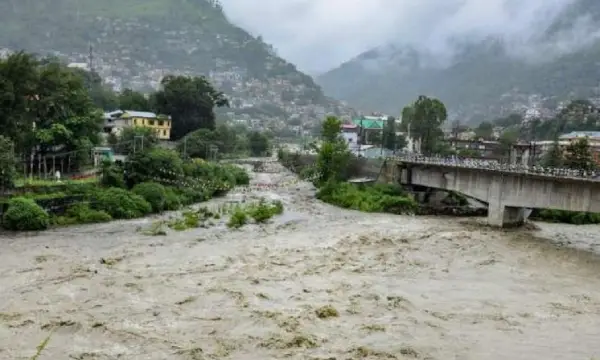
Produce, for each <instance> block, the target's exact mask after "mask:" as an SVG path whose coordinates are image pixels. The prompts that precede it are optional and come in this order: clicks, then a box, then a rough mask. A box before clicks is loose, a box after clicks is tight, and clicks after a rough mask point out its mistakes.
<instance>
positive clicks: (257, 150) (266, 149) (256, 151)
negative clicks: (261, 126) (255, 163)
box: [248, 131, 271, 156]
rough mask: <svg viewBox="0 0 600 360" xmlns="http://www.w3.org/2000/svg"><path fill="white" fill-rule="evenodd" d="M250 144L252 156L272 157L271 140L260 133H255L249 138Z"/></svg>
mask: <svg viewBox="0 0 600 360" xmlns="http://www.w3.org/2000/svg"><path fill="white" fill-rule="evenodd" d="M248 140H249V143H250V154H251V155H252V156H270V155H271V151H270V150H271V144H270V142H269V138H268V137H267V136H266V135H265V134H263V133H261V132H258V131H253V132H251V133H250V135H249V136H248Z"/></svg>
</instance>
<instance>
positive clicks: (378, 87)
mask: <svg viewBox="0 0 600 360" xmlns="http://www.w3.org/2000/svg"><path fill="white" fill-rule="evenodd" d="M584 26H585V27H586V28H593V27H595V28H596V29H600V1H597V0H577V1H575V2H574V3H573V4H572V5H571V6H570V7H567V8H566V9H565V10H564V12H563V13H562V14H560V15H559V16H558V17H557V18H556V20H555V21H554V22H552V23H551V24H550V26H549V27H548V28H547V29H545V31H544V32H542V33H541V34H539V35H538V36H537V37H536V38H535V39H530V41H529V42H528V43H523V44H517V45H518V46H516V45H515V44H513V43H507V42H506V41H504V40H503V39H502V38H498V37H489V38H487V39H485V40H483V41H480V42H477V43H469V42H467V41H464V42H462V43H461V42H460V39H455V40H456V41H455V43H456V44H455V46H454V48H455V49H454V50H455V55H454V56H453V59H452V61H451V62H450V63H444V61H445V60H444V61H442V60H441V59H437V58H436V56H435V55H433V54H429V53H426V52H423V51H419V50H417V49H414V48H412V47H411V46H408V45H387V46H382V47H378V48H375V49H372V50H370V51H367V52H365V53H363V54H361V55H359V56H357V57H356V58H354V59H352V60H350V61H348V62H346V63H344V64H342V65H341V66H339V67H338V68H336V69H333V70H331V71H329V72H327V73H325V74H322V75H321V76H319V77H318V78H317V83H319V84H320V85H321V86H322V87H323V89H324V90H325V93H326V94H328V95H331V96H333V97H335V98H338V99H340V100H345V101H348V102H349V104H350V105H352V106H355V107H357V108H359V109H361V110H364V111H384V112H388V113H391V114H399V112H400V110H401V109H402V107H403V106H404V105H406V104H408V103H409V102H411V101H413V100H414V99H415V98H416V97H417V96H418V95H421V94H423V95H430V96H435V97H438V98H439V99H440V100H442V101H443V102H444V103H445V104H446V105H447V107H448V108H449V110H450V111H451V112H452V113H454V114H457V115H458V116H459V117H461V118H462V119H466V120H468V119H470V118H473V119H478V120H481V119H482V118H489V117H496V116H501V115H505V114H507V113H510V112H514V111H515V110H518V109H519V108H520V107H523V106H524V105H527V104H528V99H529V97H530V95H539V96H540V97H541V98H543V99H545V100H546V101H547V102H548V103H556V101H559V100H566V99H569V98H573V97H590V96H597V93H598V87H599V85H600V41H599V40H598V39H600V37H597V34H589V35H588V36H587V37H578V38H577V44H574V41H568V43H567V42H566V40H565V39H567V38H568V37H566V36H565V34H567V35H572V34H574V33H575V31H579V30H581V28H583V27H584ZM561 41H562V42H563V43H562V44H563V46H562V47H561V46H560V45H561ZM566 45H569V46H570V48H569V51H567V50H566V49H567V47H566Z"/></svg>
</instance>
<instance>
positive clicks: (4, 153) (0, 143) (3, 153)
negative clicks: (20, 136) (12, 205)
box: [0, 135, 16, 191]
mask: <svg viewBox="0 0 600 360" xmlns="http://www.w3.org/2000/svg"><path fill="white" fill-rule="evenodd" d="M15 165H16V163H15V154H14V144H13V142H12V141H10V139H8V138H6V137H4V136H2V135H0V191H4V190H8V189H12V188H13V186H14V179H15V175H16V169H15Z"/></svg>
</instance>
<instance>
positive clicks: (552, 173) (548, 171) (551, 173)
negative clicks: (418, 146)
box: [386, 154, 600, 181]
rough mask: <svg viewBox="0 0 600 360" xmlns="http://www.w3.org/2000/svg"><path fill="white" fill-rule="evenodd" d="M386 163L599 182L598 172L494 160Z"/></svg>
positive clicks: (416, 158)
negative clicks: (437, 166)
mask: <svg viewBox="0 0 600 360" xmlns="http://www.w3.org/2000/svg"><path fill="white" fill-rule="evenodd" d="M386 160H388V161H399V162H406V163H415V164H425V165H439V166H447V167H448V166H449V167H460V168H468V169H482V170H491V171H498V172H505V173H518V174H524V175H527V174H530V175H541V176H548V177H558V178H571V179H573V178H575V179H581V180H588V181H600V171H598V170H592V171H585V170H576V169H570V168H553V167H543V166H538V165H533V166H527V165H522V164H506V163H500V162H498V161H494V160H482V159H470V158H459V157H437V156H431V157H428V156H423V155H418V154H402V155H399V156H392V157H388V158H386Z"/></svg>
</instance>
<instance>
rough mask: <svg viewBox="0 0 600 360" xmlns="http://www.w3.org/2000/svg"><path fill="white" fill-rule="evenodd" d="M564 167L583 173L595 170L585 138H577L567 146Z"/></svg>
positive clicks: (592, 157)
mask: <svg viewBox="0 0 600 360" xmlns="http://www.w3.org/2000/svg"><path fill="white" fill-rule="evenodd" d="M565 166H567V167H569V168H571V169H577V170H583V171H590V170H593V169H595V168H596V163H595V162H594V156H593V155H592V151H591V149H590V144H589V142H588V139H587V137H583V138H579V139H577V140H576V141H573V142H571V143H570V144H569V145H568V146H567V148H566V154H565Z"/></svg>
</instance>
